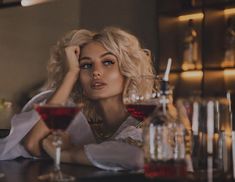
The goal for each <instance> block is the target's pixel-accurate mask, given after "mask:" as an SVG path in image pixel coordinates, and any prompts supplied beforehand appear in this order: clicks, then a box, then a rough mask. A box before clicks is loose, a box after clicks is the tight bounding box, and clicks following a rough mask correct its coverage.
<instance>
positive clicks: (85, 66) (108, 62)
mask: <svg viewBox="0 0 235 182" xmlns="http://www.w3.org/2000/svg"><path fill="white" fill-rule="evenodd" d="M102 64H103V65H104V66H111V65H114V64H115V61H113V60H109V59H108V60H104V61H102ZM79 67H80V68H81V69H90V68H92V67H93V63H85V62H84V63H81V64H80V66H79Z"/></svg>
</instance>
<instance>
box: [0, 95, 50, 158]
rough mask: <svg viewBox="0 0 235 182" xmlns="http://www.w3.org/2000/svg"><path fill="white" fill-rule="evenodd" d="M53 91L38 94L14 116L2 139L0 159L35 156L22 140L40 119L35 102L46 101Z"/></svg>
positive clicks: (0, 140)
mask: <svg viewBox="0 0 235 182" xmlns="http://www.w3.org/2000/svg"><path fill="white" fill-rule="evenodd" d="M51 93H52V91H46V92H43V93H40V94H38V95H36V96H35V97H33V98H32V99H31V100H30V101H29V102H28V103H27V104H26V105H25V106H24V108H23V110H22V112H21V113H19V114H15V115H14V116H13V117H12V119H11V130H10V133H9V135H8V136H7V137H5V138H3V139H0V160H10V159H14V158H17V157H20V156H22V157H33V156H31V155H30V154H29V153H28V152H27V151H26V150H25V148H24V147H23V145H22V144H21V141H22V139H23V138H24V137H25V135H26V134H27V133H28V132H29V131H30V130H31V129H32V127H33V126H34V125H35V124H36V123H37V122H38V121H39V119H40V117H39V115H38V114H37V113H36V111H34V110H33V104H35V103H40V102H43V101H45V99H46V98H48V97H49V95H51Z"/></svg>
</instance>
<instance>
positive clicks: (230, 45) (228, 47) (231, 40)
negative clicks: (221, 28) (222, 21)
mask: <svg viewBox="0 0 235 182" xmlns="http://www.w3.org/2000/svg"><path fill="white" fill-rule="evenodd" d="M233 66H235V31H234V28H233V23H232V19H231V18H228V20H227V28H226V31H225V52H224V61H223V62H222V67H233Z"/></svg>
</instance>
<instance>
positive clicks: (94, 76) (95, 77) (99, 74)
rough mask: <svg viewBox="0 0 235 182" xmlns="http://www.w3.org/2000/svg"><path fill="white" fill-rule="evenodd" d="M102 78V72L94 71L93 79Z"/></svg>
mask: <svg viewBox="0 0 235 182" xmlns="http://www.w3.org/2000/svg"><path fill="white" fill-rule="evenodd" d="M100 76H101V72H100V71H98V70H94V71H93V78H94V79H98V78H100Z"/></svg>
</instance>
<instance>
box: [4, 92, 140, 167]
mask: <svg viewBox="0 0 235 182" xmlns="http://www.w3.org/2000/svg"><path fill="white" fill-rule="evenodd" d="M52 93H53V91H51V90H50V91H45V92H42V93H40V94H38V95H36V96H35V97H34V98H32V99H31V100H30V101H29V102H28V103H27V104H26V105H25V106H24V108H23V109H22V112H21V113H19V114H16V115H15V116H14V117H13V118H12V120H11V130H10V134H9V135H8V136H7V137H6V138H3V139H0V160H10V159H14V158H17V157H26V158H33V156H32V155H30V154H29V153H28V152H27V151H26V150H25V148H24V147H23V145H22V144H21V141H22V139H23V138H24V136H25V135H26V134H27V133H28V132H29V131H30V129H31V128H32V127H33V126H34V125H35V124H36V123H37V121H39V119H40V117H39V115H38V114H37V112H36V111H34V109H33V104H35V103H41V102H45V100H46V99H47V98H48V97H49V96H50V95H51V94H52ZM137 124H138V121H137V120H135V119H134V118H133V117H131V116H130V117H128V118H127V120H126V121H124V122H123V123H122V125H121V126H120V127H119V129H118V130H117V131H116V132H115V133H114V135H113V136H112V137H111V138H110V139H108V140H106V141H104V142H102V143H99V144H97V143H96V140H95V136H94V134H93V132H92V130H91V128H90V125H89V124H88V121H87V119H86V117H85V116H84V114H83V113H82V112H79V114H78V115H77V116H76V117H75V118H74V120H73V121H72V123H71V124H70V126H69V127H68V129H67V131H68V133H69V134H70V135H71V139H72V142H73V143H74V144H78V145H84V150H85V153H86V155H87V157H88V159H89V160H90V162H91V163H92V164H93V165H94V166H96V167H98V168H101V169H105V170H129V169H140V168H142V167H143V164H144V160H143V151H142V149H141V148H140V147H138V146H137V145H136V144H137V143H141V142H142V130H141V129H140V128H137V127H136V126H137Z"/></svg>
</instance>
